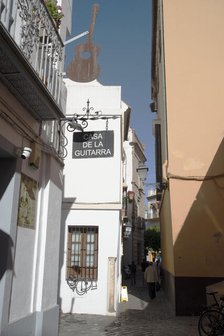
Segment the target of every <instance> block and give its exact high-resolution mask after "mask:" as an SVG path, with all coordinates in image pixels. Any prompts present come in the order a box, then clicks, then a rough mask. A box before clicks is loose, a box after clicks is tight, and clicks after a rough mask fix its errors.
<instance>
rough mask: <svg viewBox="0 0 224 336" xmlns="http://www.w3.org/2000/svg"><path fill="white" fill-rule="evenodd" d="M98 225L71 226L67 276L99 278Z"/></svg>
mask: <svg viewBox="0 0 224 336" xmlns="http://www.w3.org/2000/svg"><path fill="white" fill-rule="evenodd" d="M97 273H98V227H96V226H88V227H86V226H69V227H68V253H67V277H68V278H76V279H85V280H94V281H96V280H97Z"/></svg>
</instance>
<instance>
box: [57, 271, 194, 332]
mask: <svg viewBox="0 0 224 336" xmlns="http://www.w3.org/2000/svg"><path fill="white" fill-rule="evenodd" d="M125 285H127V288H128V302H122V303H120V306H119V310H120V314H119V316H118V317H112V316H102V315H87V314H62V315H61V319H60V325H59V336H74V335H75V336H82V335H85V336H121V335H122V336H123V335H130V336H132V335H133V336H134V335H135V336H146V335H147V336H196V335H198V331H197V321H198V316H184V317H183V316H179V317H178V316H175V314H174V312H173V311H172V308H171V306H170V305H169V303H168V301H167V299H166V298H165V294H164V292H163V290H162V289H161V290H160V291H159V292H157V296H156V298H155V299H154V300H150V298H149V296H148V291H147V287H146V284H145V283H143V276H142V273H141V271H138V273H137V281H136V285H131V283H130V279H128V280H126V283H125ZM87 295H88V294H87Z"/></svg>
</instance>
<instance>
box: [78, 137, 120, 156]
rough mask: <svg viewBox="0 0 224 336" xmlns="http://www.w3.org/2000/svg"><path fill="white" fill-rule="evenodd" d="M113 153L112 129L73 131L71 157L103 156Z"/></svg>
mask: <svg viewBox="0 0 224 336" xmlns="http://www.w3.org/2000/svg"><path fill="white" fill-rule="evenodd" d="M113 155H114V131H92V132H83V133H73V153H72V157H73V158H76V159H80V158H85V159H87V158H103V157H111V156H113Z"/></svg>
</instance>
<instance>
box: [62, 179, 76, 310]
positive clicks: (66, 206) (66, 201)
mask: <svg viewBox="0 0 224 336" xmlns="http://www.w3.org/2000/svg"><path fill="white" fill-rule="evenodd" d="M64 185H65V182H64V177H63V186H64ZM63 188H64V187H63ZM62 197H63V199H62V212H61V233H60V252H59V277H58V281H59V282H58V305H59V309H60V310H61V306H62V297H61V293H60V289H61V283H62V282H66V274H64V277H63V274H62V272H61V270H62V268H63V266H64V254H65V253H66V255H67V245H66V244H67V242H65V236H66V231H65V230H66V229H67V226H66V219H67V216H68V215H69V212H70V211H71V209H72V205H73V203H75V201H76V197H74V198H66V197H64V190H63V196H62ZM65 251H66V252H65ZM74 304H75V302H74V300H73V299H72V303H71V309H70V311H71V312H72V311H73V306H74Z"/></svg>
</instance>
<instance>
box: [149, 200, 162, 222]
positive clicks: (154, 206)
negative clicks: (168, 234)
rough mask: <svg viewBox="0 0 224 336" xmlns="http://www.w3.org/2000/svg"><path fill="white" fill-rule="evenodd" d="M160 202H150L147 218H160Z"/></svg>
mask: <svg viewBox="0 0 224 336" xmlns="http://www.w3.org/2000/svg"><path fill="white" fill-rule="evenodd" d="M159 207H160V204H159V202H158V201H157V202H153V203H149V205H148V211H147V218H146V219H147V220H156V219H159Z"/></svg>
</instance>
